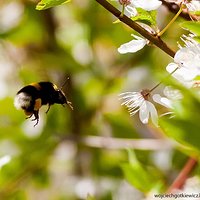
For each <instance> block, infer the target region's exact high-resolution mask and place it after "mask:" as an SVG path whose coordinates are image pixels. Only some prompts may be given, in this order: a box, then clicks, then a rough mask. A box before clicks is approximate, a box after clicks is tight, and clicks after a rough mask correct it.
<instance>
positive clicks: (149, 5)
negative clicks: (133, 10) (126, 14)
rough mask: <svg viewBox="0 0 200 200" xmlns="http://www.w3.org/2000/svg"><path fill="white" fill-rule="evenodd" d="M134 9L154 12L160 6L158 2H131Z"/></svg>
mask: <svg viewBox="0 0 200 200" xmlns="http://www.w3.org/2000/svg"><path fill="white" fill-rule="evenodd" d="M132 4H133V5H134V6H135V7H138V8H142V9H144V10H147V11H151V10H156V9H157V8H159V7H160V5H161V4H162V2H161V1H159V0H132Z"/></svg>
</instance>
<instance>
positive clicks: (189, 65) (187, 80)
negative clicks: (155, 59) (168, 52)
mask: <svg viewBox="0 0 200 200" xmlns="http://www.w3.org/2000/svg"><path fill="white" fill-rule="evenodd" d="M182 40H183V41H184V42H185V46H184V47H182V46H180V45H179V48H180V49H179V50H178V51H177V52H176V54H175V56H174V63H170V64H169V65H167V67H166V70H167V71H168V72H169V73H172V72H173V71H174V70H175V69H177V70H176V71H175V72H174V73H173V74H172V76H174V77H175V78H176V79H177V80H179V81H180V82H181V83H183V84H185V85H186V86H189V87H190V85H191V82H192V80H193V79H194V78H195V77H196V76H198V75H200V44H199V43H198V42H196V41H195V40H194V39H193V38H192V37H186V36H183V38H182Z"/></svg>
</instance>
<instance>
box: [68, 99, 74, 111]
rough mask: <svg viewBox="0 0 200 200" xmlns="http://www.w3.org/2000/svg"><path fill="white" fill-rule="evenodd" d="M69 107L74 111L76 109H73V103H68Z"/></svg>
mask: <svg viewBox="0 0 200 200" xmlns="http://www.w3.org/2000/svg"><path fill="white" fill-rule="evenodd" d="M67 105H68V106H69V107H70V108H71V109H72V110H74V108H73V106H72V102H70V101H67Z"/></svg>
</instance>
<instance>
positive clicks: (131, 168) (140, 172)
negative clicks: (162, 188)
mask: <svg viewBox="0 0 200 200" xmlns="http://www.w3.org/2000/svg"><path fill="white" fill-rule="evenodd" d="M128 155H129V163H125V164H122V170H123V172H124V175H125V178H126V179H127V181H128V182H129V183H130V184H131V185H133V186H134V187H136V188H137V189H139V190H141V191H143V192H149V191H150V190H151V189H152V188H153V186H155V180H154V178H153V176H151V173H149V172H148V171H147V170H146V169H145V168H144V167H143V166H142V165H141V164H140V163H139V161H138V160H137V158H136V156H135V154H134V152H133V151H131V150H128Z"/></svg>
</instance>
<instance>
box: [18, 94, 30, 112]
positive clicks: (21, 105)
mask: <svg viewBox="0 0 200 200" xmlns="http://www.w3.org/2000/svg"><path fill="white" fill-rule="evenodd" d="M31 101H32V97H31V96H30V95H28V94H26V93H24V92H20V93H19V94H17V95H16V96H15V100H14V106H15V107H16V108H17V109H27V108H28V107H29V106H30V105H31Z"/></svg>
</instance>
